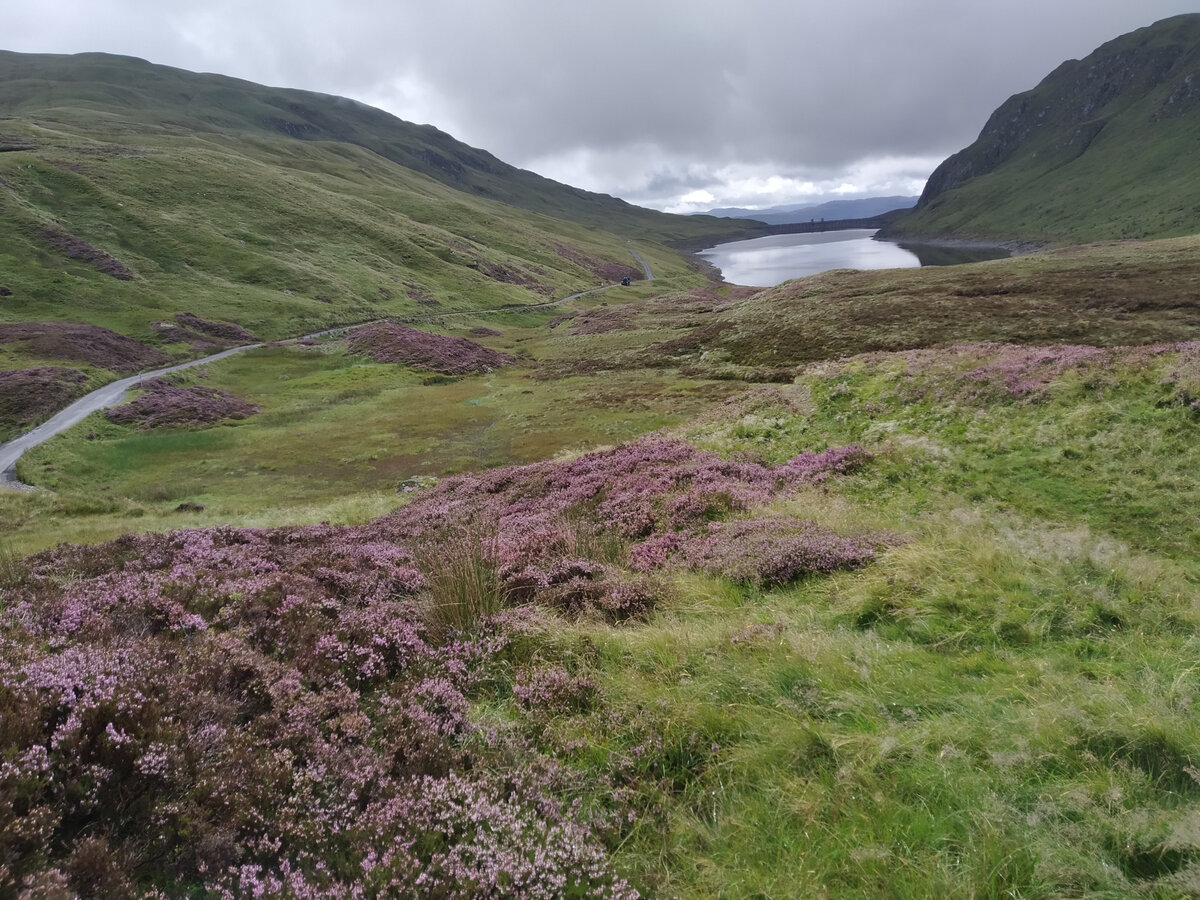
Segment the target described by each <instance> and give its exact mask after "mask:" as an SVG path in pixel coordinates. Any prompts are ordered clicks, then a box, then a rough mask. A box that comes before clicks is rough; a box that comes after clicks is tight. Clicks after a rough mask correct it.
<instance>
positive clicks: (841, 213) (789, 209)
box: [704, 197, 917, 225]
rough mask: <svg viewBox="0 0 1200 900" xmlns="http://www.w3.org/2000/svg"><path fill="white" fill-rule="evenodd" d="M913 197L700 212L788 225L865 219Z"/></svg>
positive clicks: (903, 206) (910, 201) (901, 206)
mask: <svg viewBox="0 0 1200 900" xmlns="http://www.w3.org/2000/svg"><path fill="white" fill-rule="evenodd" d="M916 202H917V198H916V197H859V198H855V199H853V200H829V201H826V202H825V203H815V204H813V203H799V204H797V203H793V204H788V205H784V206H769V207H767V208H766V209H743V208H741V207H737V206H727V207H720V208H717V209H710V210H708V212H707V213H704V215H709V216H722V217H726V218H735V219H755V220H757V221H759V222H766V223H767V224H768V225H788V224H790V223H792V222H808V221H810V220H812V219H826V220H836V219H869V218H872V217H874V216H879V215H883V213H886V212H891V211H893V210H896V209H908V208H910V207H912V206H913V205H914V204H915V203H916Z"/></svg>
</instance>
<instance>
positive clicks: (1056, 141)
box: [887, 14, 1200, 242]
mask: <svg viewBox="0 0 1200 900" xmlns="http://www.w3.org/2000/svg"><path fill="white" fill-rule="evenodd" d="M1197 72H1200V14H1192V15H1183V16H1176V17H1174V18H1170V19H1164V20H1162V21H1160V22H1157V23H1156V24H1154V25H1151V26H1149V27H1146V28H1141V29H1138V30H1137V31H1134V32H1131V33H1130V34H1126V35H1124V36H1122V37H1119V38H1117V39H1115V40H1113V41H1110V42H1108V43H1106V44H1104V45H1103V46H1101V47H1100V48H1099V49H1097V50H1096V51H1095V52H1093V53H1092V54H1090V55H1089V56H1087V57H1086V58H1085V59H1082V60H1071V61H1068V62H1065V63H1063V64H1062V65H1061V66H1059V67H1058V68H1057V69H1056V70H1055V71H1054V72H1052V73H1051V74H1050V75H1049V76H1047V77H1046V78H1045V80H1043V81H1042V82H1041V83H1040V84H1039V85H1038V86H1037V87H1036V88H1034V89H1033V90H1031V91H1027V92H1025V93H1022V94H1017V95H1016V96H1014V97H1011V98H1010V99H1009V100H1007V101H1006V102H1005V103H1004V104H1003V105H1001V106H1000V107H999V108H998V109H997V110H996V111H995V112H994V113H993V114H992V116H991V118H990V119H989V120H988V122H987V124H986V125H985V126H984V129H983V131H982V132H981V133H980V135H979V138H978V139H977V140H976V141H975V143H973V144H972V145H971V146H969V147H967V148H966V149H964V150H962V151H961V152H959V153H956V154H955V155H953V156H951V157H950V158H949V159H947V160H946V161H945V162H944V163H942V165H941V166H939V167H938V169H937V170H936V171H935V172H934V173H933V175H932V176H931V177H930V179H929V182H928V184H927V186H926V188H925V192H924V194H923V195H922V197H921V200H920V202H919V203H918V204H917V207H916V208H915V210H913V211H912V212H911V213H908V214H906V215H904V216H902V217H901V218H900V219H899V220H898V221H897V222H896V223H895V224H894V225H892V226H890V227H889V228H888V229H887V232H888V234H889V235H893V236H904V235H907V236H910V237H911V236H921V237H946V236H953V237H963V236H973V237H985V238H1017V239H1026V240H1029V239H1032V240H1044V241H1055V242H1063V241H1075V242H1080V241H1096V240H1108V239H1113V238H1146V237H1168V236H1174V235H1184V234H1193V233H1195V232H1197V231H1200V178H1197V177H1196V159H1197V151H1198V150H1200V76H1198V75H1197Z"/></svg>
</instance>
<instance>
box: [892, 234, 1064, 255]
mask: <svg viewBox="0 0 1200 900" xmlns="http://www.w3.org/2000/svg"><path fill="white" fill-rule="evenodd" d="M871 240H873V241H887V242H888V243H889V244H896V245H897V246H899V247H906V248H907V247H909V246H917V247H948V248H951V249H962V250H1007V251H1008V252H1009V253H1010V254H1011V255H1012V256H1028V255H1029V254H1030V253H1038V252H1040V251H1042V250H1050V249H1052V248H1053V247H1054V244H1052V243H1051V242H1050V241H1029V240H1018V239H1016V238H1011V239H1001V238H990V239H989V238H972V237H911V238H909V237H904V236H902V235H887V234H883V233H882V229H881V230H880V231H878V232H876V233H875V234H873V235H872V236H871Z"/></svg>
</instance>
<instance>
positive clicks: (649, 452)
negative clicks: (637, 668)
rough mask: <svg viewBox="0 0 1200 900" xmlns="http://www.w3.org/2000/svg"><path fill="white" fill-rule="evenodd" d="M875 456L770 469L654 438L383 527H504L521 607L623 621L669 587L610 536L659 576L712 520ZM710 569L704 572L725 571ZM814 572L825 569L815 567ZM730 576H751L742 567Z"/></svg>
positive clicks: (458, 482) (503, 563)
mask: <svg viewBox="0 0 1200 900" xmlns="http://www.w3.org/2000/svg"><path fill="white" fill-rule="evenodd" d="M869 458H870V454H869V453H867V452H866V451H865V450H863V449H862V448H861V447H859V446H857V445H851V446H849V447H840V448H831V449H829V450H826V451H823V452H820V453H811V452H810V453H804V454H801V455H800V456H797V457H795V458H794V459H791V460H789V461H788V462H786V463H784V464H783V465H780V466H767V465H763V464H761V463H756V462H746V461H737V460H727V459H723V458H721V457H720V456H717V455H716V454H715V453H709V452H707V451H703V450H698V449H696V448H695V447H692V446H691V445H689V444H686V443H683V442H681V441H674V440H666V439H661V438H659V439H654V438H650V439H644V440H640V441H634V442H632V443H629V444H625V445H622V446H620V447H617V448H615V449H612V450H604V451H598V452H595V453H589V454H586V455H584V456H581V457H579V458H578V459H575V460H571V461H569V462H543V463H534V464H532V465H528V466H511V467H507V468H503V469H493V470H490V471H487V472H482V473H479V474H477V475H465V476H458V477H455V478H448V479H445V480H443V481H442V482H440V483H439V484H438V485H437V486H436V487H433V488H431V489H429V490H428V491H426V492H424V493H422V494H421V495H420V496H418V498H417V499H416V500H415V501H414V502H413V503H411V504H409V505H408V506H406V507H404V508H403V509H401V510H398V511H397V512H395V513H393V514H391V515H390V516H387V517H385V518H383V519H380V520H378V522H376V523H375V525H374V526H373V527H375V528H378V529H379V530H380V533H381V534H384V535H388V536H390V537H391V538H392V539H394V540H397V541H400V542H403V541H405V540H411V539H413V538H414V537H415V536H418V535H422V534H426V533H428V530H429V529H431V528H434V529H446V528H451V527H453V525H454V523H456V522H458V521H461V520H463V519H465V518H470V517H477V518H478V520H480V521H487V522H491V523H495V527H496V529H497V531H496V534H497V537H496V544H495V553H496V559H497V565H498V566H499V571H500V576H501V578H502V580H503V582H504V584H505V586H506V589H507V592H508V595H509V597H510V598H512V599H517V600H522V601H525V600H534V599H536V600H537V602H541V603H544V604H547V605H550V606H554V607H556V608H559V609H562V610H564V611H565V612H568V613H571V614H580V613H587V612H597V613H600V614H602V615H604V616H605V617H607V618H610V619H613V620H616V621H619V620H621V619H622V618H625V617H631V616H632V617H638V616H641V615H644V614H645V613H646V612H648V611H649V609H650V608H652V606H653V604H654V602H655V601H656V600H657V598H658V597H659V596H660V595H661V592H662V588H661V586H658V585H657V584H656V583H655V582H653V581H651V580H646V581H639V580H637V579H634V580H630V578H629V576H628V575H626V574H624V573H623V572H622V571H621V570H620V569H618V568H617V567H615V566H613V565H611V564H608V563H605V562H599V561H597V560H596V557H597V556H605V554H604V553H603V552H597V550H596V548H595V545H597V544H603V543H604V541H605V540H606V539H608V540H609V541H611V540H617V541H620V542H628V541H638V542H639V543H637V544H636V545H635V546H634V547H633V548H632V550H631V558H632V560H633V562H634V564H635V567H636V568H638V569H640V570H641V571H649V570H652V569H654V568H656V567H658V566H661V565H665V564H666V563H667V562H668V560H669V559H670V557H671V556H672V554H673V553H675V551H677V550H679V549H681V548H682V547H684V546H685V545H687V546H690V544H689V541H692V538H691V537H689V535H690V534H691V533H692V532H694V531H698V530H701V531H702V530H703V529H704V528H705V527H706V526H707V525H708V523H710V522H714V521H718V520H721V519H725V518H727V517H728V516H730V515H734V514H737V513H744V512H747V511H749V510H751V509H753V508H754V507H757V506H761V505H763V504H766V503H768V502H770V501H771V500H773V499H774V498H775V497H777V496H779V495H780V494H781V493H783V492H786V491H787V490H788V489H790V488H792V487H794V486H795V485H797V484H801V483H815V482H819V481H821V480H823V479H825V478H828V477H829V476H830V475H831V474H845V473H848V472H851V471H853V470H854V469H856V468H858V467H859V466H861V465H862V464H863V463H864V462H865V461H866V460H867V459H869ZM738 527H741V526H738ZM746 527H749V526H746ZM705 540H707V538H706V539H705ZM793 543H795V542H793ZM875 543H877V542H875ZM697 546H699V545H697ZM814 548H815V545H814ZM793 550H794V547H793V546H792V545H791V544H788V545H784V544H780V545H775V544H770V543H765V544H764V545H763V546H762V547H761V548H760V553H761V555H764V556H766V555H769V554H770V553H771V552H774V551H778V553H779V554H781V560H780V561H779V563H778V565H779V567H780V571H781V572H782V571H786V570H787V569H788V567H789V566H791V567H793V568H796V566H797V564H795V563H794V562H789V560H791V556H789V555H788V554H792V553H793ZM621 552H622V551H620V550H618V551H617V553H616V555H620V553H621ZM695 552H696V553H701V551H700V550H699V549H696V550H695ZM716 552H717V550H716V548H714V549H713V550H712V553H713V554H715V553H716ZM612 555H613V554H612V553H609V554H608V557H609V558H612ZM685 558H687V557H681V559H685ZM714 558H715V557H714ZM698 559H699V557H698ZM676 561H679V560H676ZM701 562H703V560H701ZM701 562H698V563H697V566H696V567H698V568H707V569H709V570H710V571H715V568H714V566H709V565H708V564H707V563H705V564H703V565H702V564H701ZM729 563H730V565H731V566H732V565H733V560H732V559H730V560H729ZM761 565H762V566H764V567H766V566H768V564H767V563H765V562H764V563H762V564H761ZM809 570H811V571H814V572H816V571H824V570H825V569H823V568H822V567H821V565H820V563H819V562H814V565H813V566H811V567H810V568H809V569H806V570H805V571H809ZM764 571H765V570H764ZM796 571H797V573H798V574H799V573H800V568H796ZM731 574H732V575H733V577H736V578H742V577H744V573H743V571H742V570H741V569H740V568H737V567H734V568H733V569H732V570H731ZM752 580H764V581H765V580H770V579H769V578H766V576H764V577H763V578H762V579H757V578H756V579H752Z"/></svg>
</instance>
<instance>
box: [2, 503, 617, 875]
mask: <svg viewBox="0 0 1200 900" xmlns="http://www.w3.org/2000/svg"><path fill="white" fill-rule="evenodd" d="M470 536H471V537H472V538H473V540H472V541H470V542H463V543H458V544H455V543H453V542H450V543H447V544H446V545H445V546H446V549H445V550H444V552H443V553H442V554H441V556H440V557H439V558H440V559H442V560H445V559H446V558H447V556H449V557H450V558H451V559H452V560H453V559H456V558H457V559H465V560H466V561H467V562H468V564H469V565H471V566H477V565H478V564H480V563H481V562H483V563H486V564H487V566H488V567H490V571H491V573H492V580H491V582H490V583H491V585H492V586H493V588H494V587H495V585H496V580H495V565H494V560H493V559H492V558H491V556H490V555H489V554H491V553H492V550H491V549H489V547H490V545H489V544H488V543H487V541H486V540H485V541H480V540H479V537H480V533H479V531H478V530H476V531H473V532H472V533H471V534H470ZM375 537H376V535H373V534H371V533H370V532H369V529H367V528H333V527H329V526H312V527H308V528H292V529H279V530H275V531H261V530H254V529H234V528H218V529H209V530H204V531H182V532H173V533H170V534H166V535H151V536H140V537H135V536H127V537H125V538H122V539H121V540H120V541H117V542H114V543H112V544H110V545H107V546H100V547H88V548H83V547H69V546H63V547H60V548H58V549H56V550H52V551H48V552H45V553H42V554H38V555H36V556H34V557H30V558H28V559H27V560H25V561H24V562H23V564H22V565H23V567H24V572H23V574H22V575H21V577H20V579H19V580H18V581H17V583H16V585H15V587H14V588H13V589H12V590H10V591H7V592H6V596H5V599H6V604H5V606H4V607H2V608H0V893H5V894H13V895H16V894H19V893H20V891H21V890H31V891H32V890H35V889H37V888H38V886H43V885H52V884H60V885H64V886H65V889H66V890H69V891H71V892H73V893H74V894H77V895H80V896H84V895H86V896H94V895H100V894H103V893H105V892H109V893H113V892H115V893H117V894H129V893H138V892H142V891H145V890H147V889H148V888H150V887H152V886H157V887H159V888H161V889H162V890H164V891H165V892H166V893H167V894H171V895H175V894H179V893H197V894H204V895H213V896H228V897H240V896H251V895H253V896H313V897H316V896H321V897H327V896H330V897H337V896H346V897H349V896H361V895H362V890H363V887H364V884H365V885H366V886H368V887H369V889H377V890H379V891H382V892H383V893H391V892H399V893H400V894H405V893H408V894H410V895H428V896H446V897H474V896H497V897H500V896H514V895H523V896H537V897H557V896H570V895H572V894H575V895H578V896H618V897H629V896H634V895H633V893H632V891H631V890H630V889H629V888H628V887H627V886H625V885H624V883H623V882H621V881H620V880H619V879H616V878H614V877H613V876H612V875H611V873H609V871H608V865H607V860H606V854H605V851H604V849H603V846H602V844H601V843H600V840H599V838H598V837H597V833H596V832H595V830H594V828H593V826H592V824H591V823H590V820H589V819H588V817H587V816H585V815H583V814H582V812H581V811H580V810H579V809H577V808H576V807H573V806H571V805H570V804H568V803H566V802H565V801H564V800H562V799H561V798H562V796H563V788H564V781H563V779H562V777H561V776H560V775H558V774H556V772H555V771H554V770H553V769H547V768H545V767H540V766H538V765H535V764H532V763H533V761H532V760H528V758H529V756H530V754H531V753H532V751H531V750H529V749H528V748H524V747H523V746H521V745H520V744H509V743H506V742H505V741H504V740H502V739H501V737H500V736H499V735H495V734H492V733H491V732H483V731H481V729H480V728H479V727H478V726H477V725H476V724H475V723H474V722H473V721H472V718H471V697H472V696H474V695H476V694H477V692H478V691H480V690H483V689H484V686H486V685H488V684H491V683H493V681H494V679H495V677H496V671H498V670H499V671H503V669H504V666H505V665H506V664H505V662H504V653H505V647H506V646H507V638H506V637H505V635H504V633H503V628H498V627H493V626H487V627H484V624H483V623H482V622H481V623H480V625H479V627H477V628H476V629H475V630H474V632H473V634H471V635H468V634H466V633H464V632H463V630H462V629H458V628H455V629H454V631H455V634H456V635H457V639H455V640H447V639H446V638H447V637H448V631H447V633H446V634H437V635H433V634H431V631H432V629H431V628H430V627H429V626H427V624H426V622H427V615H428V611H427V606H426V603H425V602H424V601H425V599H426V596H427V595H425V594H423V592H424V591H426V590H429V588H428V586H427V583H426V577H428V578H429V579H431V580H433V581H434V582H436V580H437V578H438V576H439V572H440V571H443V570H438V569H433V568H431V569H430V573H429V575H428V576H423V575H422V574H421V573H420V572H418V571H417V569H416V568H415V567H414V566H415V565H420V564H421V560H422V559H423V557H422V554H421V553H415V554H411V553H409V552H408V551H407V550H406V549H404V548H403V547H402V546H398V545H397V544H395V543H388V542H382V541H379V540H376V539H375ZM485 537H486V535H485ZM456 554H457V556H456ZM492 596H493V597H497V596H499V595H498V594H493V595H492ZM433 636H437V637H438V641H436V642H435V641H433V640H432V639H431V638H432V637H433ZM531 683H532V682H531ZM576 691H577V694H578V698H579V699H580V701H582V698H583V695H584V693H585V692H586V687H585V686H584V685H582V684H580V685H577V686H576ZM518 758H526V759H527V760H528V761H527V763H525V764H522V765H523V767H524V772H517V771H514V768H513V767H514V765H515V762H514V760H516V759H518ZM491 771H498V772H500V773H502V774H501V776H500V777H498V778H493V777H492V776H490V775H488V774H486V773H488V772H491ZM364 810H366V811H367V812H366V813H364ZM364 823H366V824H364ZM364 879H365V882H364Z"/></svg>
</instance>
